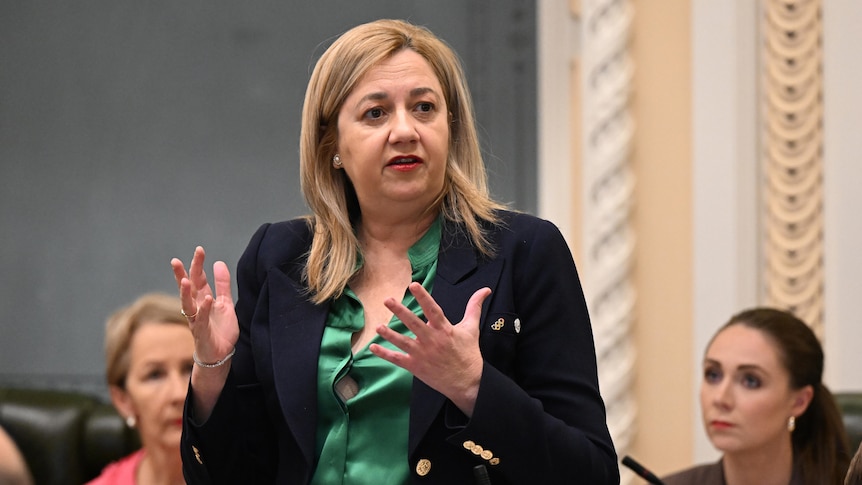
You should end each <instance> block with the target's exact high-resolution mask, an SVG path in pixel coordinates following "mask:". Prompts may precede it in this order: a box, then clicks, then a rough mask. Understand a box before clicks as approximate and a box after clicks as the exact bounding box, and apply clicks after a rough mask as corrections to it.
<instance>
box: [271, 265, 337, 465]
mask: <svg viewBox="0 0 862 485" xmlns="http://www.w3.org/2000/svg"><path fill="white" fill-rule="evenodd" d="M297 278H298V275H293V277H291V276H290V275H288V274H285V273H283V272H281V271H279V270H276V269H273V270H270V271H269V275H268V284H267V291H268V292H269V296H270V298H269V312H270V318H269V321H270V324H269V331H270V342H271V345H272V349H271V351H272V369H273V379H274V384H275V390H276V393H277V394H278V400H279V402H280V403H281V409H282V412H283V414H284V417H285V420H286V421H287V424H288V427H289V428H290V429H291V431H292V432H293V434H294V438H295V439H296V442H297V443H298V444H299V447H300V448H301V449H302V452H303V454H304V455H305V459H306V462H307V463H308V464H309V466H311V464H313V463H314V455H315V450H314V447H315V437H316V434H317V428H316V426H317V361H318V358H319V355H320V341H321V338H322V335H323V329H324V326H325V323H326V315H327V312H328V306H327V305H315V304H313V303H311V302H310V301H309V300H308V298H307V297H306V296H305V294H304V293H303V291H302V286H301V285H300V284H299V280H298V279H297Z"/></svg>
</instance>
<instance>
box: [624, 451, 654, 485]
mask: <svg viewBox="0 0 862 485" xmlns="http://www.w3.org/2000/svg"><path fill="white" fill-rule="evenodd" d="M623 465H625V466H627V467H629V468H630V469H631V470H632V471H633V472H635V473H637V474H638V475H639V476H640V477H641V478H643V479H644V480H646V481H648V482H649V483H652V484H653V485H664V482H662V481H661V480H659V478H658V477H657V476H655V475H654V474H653V472H651V471H649V470H647V469H646V468H644V466H643V465H641V464H640V463H638V462H636V461H635V460H634V458H632V457H630V456H628V455H626V456H624V457H623Z"/></svg>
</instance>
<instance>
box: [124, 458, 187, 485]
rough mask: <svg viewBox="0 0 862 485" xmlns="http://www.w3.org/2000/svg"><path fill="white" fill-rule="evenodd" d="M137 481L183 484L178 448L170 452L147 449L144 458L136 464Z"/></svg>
mask: <svg viewBox="0 0 862 485" xmlns="http://www.w3.org/2000/svg"><path fill="white" fill-rule="evenodd" d="M135 478H136V482H137V483H147V484H153V485H185V483H186V481H185V479H184V478H183V463H182V458H180V450H179V449H175V450H172V452H167V451H164V450H153V449H147V451H146V453H145V454H144V459H143V460H141V464H140V465H139V466H138V471H137V473H136V477H135Z"/></svg>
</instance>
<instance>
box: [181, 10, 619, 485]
mask: <svg viewBox="0 0 862 485" xmlns="http://www.w3.org/2000/svg"><path fill="white" fill-rule="evenodd" d="M477 140H478V139H477V136H476V130H475V126H474V121H473V112H472V103H471V101H470V96H469V93H468V91H467V87H466V82H465V79H464V76H463V72H462V69H461V66H460V64H459V61H458V59H457V57H456V55H455V54H454V52H452V51H451V49H450V48H449V47H448V46H446V44H445V43H443V42H442V41H441V40H439V39H438V38H436V37H435V36H434V35H433V34H432V33H430V32H429V31H427V30H426V29H424V28H422V27H417V26H414V25H411V24H409V23H406V22H402V21H394V20H381V21H376V22H371V23H368V24H364V25H360V26H358V27H355V28H354V29H351V30H350V31H348V32H347V33H345V34H344V35H342V36H341V37H340V38H339V39H337V40H336V41H335V42H334V43H333V44H332V46H331V47H330V48H329V49H327V51H326V52H325V53H324V54H323V56H322V57H321V59H320V60H319V61H318V63H317V65H316V67H315V70H314V72H313V73H312V76H311V80H310V81H309V87H308V91H307V92H306V100H305V106H304V109H303V128H302V134H301V147H300V158H301V162H300V164H301V166H300V171H301V177H302V189H303V194H304V196H305V197H306V200H307V201H308V204H309V207H310V208H311V210H312V213H313V215H311V216H309V217H307V218H303V219H297V220H292V221H286V222H279V223H274V224H265V225H263V226H262V227H261V228H260V229H259V230H258V231H257V232H256V233H255V234H254V236H253V237H252V239H251V241H250V243H249V245H248V247H247V249H246V250H245V252H244V254H243V256H242V258H241V259H240V261H239V263H238V265H237V287H238V290H239V295H238V300H237V303H236V306H234V304H233V299H232V295H231V291H230V289H231V284H230V281H231V280H230V275H229V273H228V270H227V268H226V266H225V265H224V263H222V262H216V263H215V264H214V266H213V277H214V288H213V287H211V286H210V284H209V281H208V280H207V276H206V275H205V273H204V271H203V266H204V251H203V249H202V248H200V247H198V248H197V249H196V250H195V254H194V256H193V258H192V262H191V264H190V266H189V268H188V271H186V268H185V266H184V264H183V263H182V262H181V261H179V260H177V259H174V260H172V262H171V265H172V267H173V271H174V275H175V277H176V280H177V283H178V286H179V288H180V296H181V297H182V300H183V312H184V313H185V314H186V315H187V317H188V320H189V325H190V327H191V329H192V331H193V333H194V335H195V341H196V347H195V362H196V364H197V365H196V366H195V369H194V371H193V373H192V378H191V386H190V390H189V394H188V398H187V401H186V410H185V422H184V432H183V442H182V445H181V453H182V455H183V461H184V471H185V474H186V480H187V481H188V483H193V484H195V483H230V484H233V483H280V484H320V483H327V484H329V483H344V484H351V485H354V484H355V485H359V484H380V483H383V484H389V483H392V484H407V483H415V484H421V483H428V484H469V483H474V480H482V479H483V478H482V476H481V475H482V474H487V477H488V478H490V481H491V483H494V484H495V485H500V484H535V483H542V484H558V483H560V484H562V483H566V484H568V483H572V484H577V483H583V484H591V485H601V484H616V483H619V472H618V467H617V463H616V454H615V452H614V448H613V444H612V442H611V438H610V435H609V433H608V429H607V425H606V415H605V408H604V403H603V401H602V398H601V395H600V394H599V387H598V379H597V372H596V356H595V347H594V343H593V335H592V329H591V326H590V320H589V315H588V313H587V308H586V304H585V301H584V296H583V291H582V288H581V286H580V282H579V279H578V274H577V270H576V269H575V264H574V262H573V260H572V256H571V253H570V251H569V249H568V246H567V245H566V242H565V240H564V239H563V237H562V235H561V234H560V232H559V230H558V229H557V228H556V227H555V226H554V225H553V224H551V223H549V222H547V221H544V220H541V219H538V218H535V217H533V216H529V215H526V214H520V213H515V212H512V211H508V210H506V209H504V208H503V207H502V206H500V205H499V204H497V203H496V202H494V201H493V200H491V199H490V197H489V195H488V191H487V187H486V180H485V171H484V166H483V163H482V159H481V155H480V152H479V145H478V141H477ZM429 248H430V250H429ZM423 251H424V252H423ZM429 254H430V258H428V257H427V256H428V255H429ZM423 258H424V259H423ZM419 261H422V264H420V263H419ZM351 305H353V306H351ZM345 322H347V323H345ZM351 324H355V325H356V326H355V327H351V326H350V325H351ZM344 325H347V327H346V328H349V329H351V331H352V333H350V334H348V342H347V346H343V345H342V346H339V345H340V344H339V345H337V343H338V342H339V339H338V335H339V333H338V332H339V328H343V326H344ZM333 349H338V350H336V351H333ZM339 352H341V353H339ZM334 363H338V365H343V366H344V372H341V373H339V374H337V376H336V377H335V378H333V379H330V378H329V377H327V376H328V375H329V374H328V372H329V370H330V368H331V367H332V364H334ZM363 366H367V368H368V369H372V370H370V371H365V370H364V369H366V367H363ZM354 372H355V373H356V374H355V375H356V379H351V378H350V376H353V375H354ZM362 372H373V373H369V374H362ZM333 375H335V374H333ZM371 375H373V376H375V378H378V377H379V378H382V379H381V380H372V379H369V378H368V376H371ZM370 394H375V396H380V395H382V396H384V399H381V400H377V401H373V402H374V405H372V406H366V407H364V408H363V407H362V402H363V399H365V400H366V402H368V401H367V400H369V399H371V397H370ZM389 418H391V419H389ZM333 423H335V424H333ZM339 423H340V424H339ZM392 443H399V444H398V445H396V449H393V448H392V446H393V445H392ZM400 443H403V446H402V445H401V444H400ZM398 447H400V448H398ZM405 447H406V450H404V449H401V448H405ZM477 477H478V478H477ZM479 483H485V482H479Z"/></svg>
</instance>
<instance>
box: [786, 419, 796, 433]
mask: <svg viewBox="0 0 862 485" xmlns="http://www.w3.org/2000/svg"><path fill="white" fill-rule="evenodd" d="M794 429H796V417H795V416H790V418H789V419H788V420H787V431H790V432H791V433H792V432H793V430H794Z"/></svg>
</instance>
